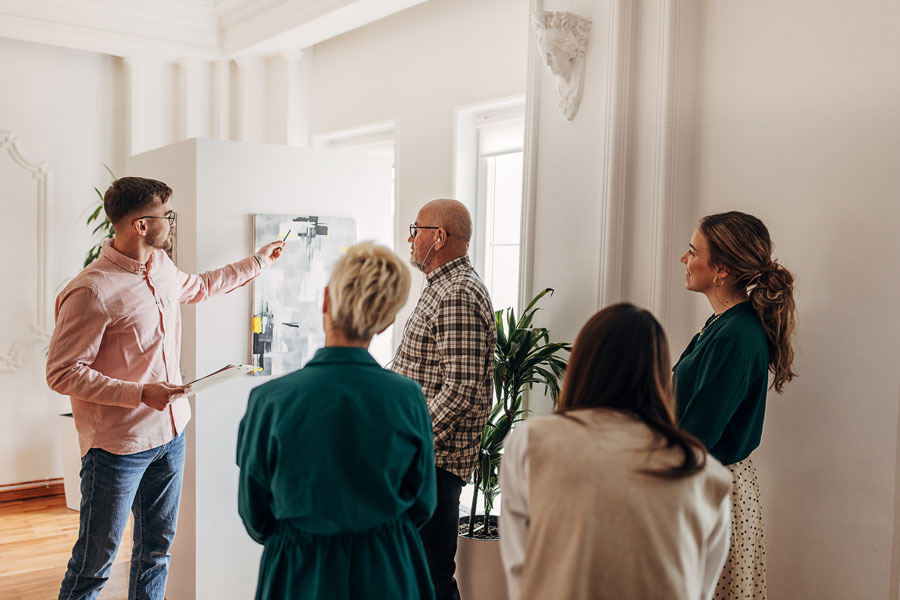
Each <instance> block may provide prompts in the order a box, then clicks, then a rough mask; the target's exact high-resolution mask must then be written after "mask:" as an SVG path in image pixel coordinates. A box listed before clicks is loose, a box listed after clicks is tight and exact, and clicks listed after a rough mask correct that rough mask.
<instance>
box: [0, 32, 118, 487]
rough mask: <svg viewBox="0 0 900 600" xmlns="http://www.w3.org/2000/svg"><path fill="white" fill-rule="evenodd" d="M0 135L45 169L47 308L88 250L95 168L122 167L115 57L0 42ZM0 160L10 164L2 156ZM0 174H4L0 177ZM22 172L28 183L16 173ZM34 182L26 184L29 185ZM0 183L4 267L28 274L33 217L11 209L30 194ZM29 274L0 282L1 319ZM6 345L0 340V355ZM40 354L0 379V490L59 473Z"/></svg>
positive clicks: (53, 405)
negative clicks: (5, 227)
mask: <svg viewBox="0 0 900 600" xmlns="http://www.w3.org/2000/svg"><path fill="white" fill-rule="evenodd" d="M0 89H3V93H2V94H0V130H11V131H13V132H15V133H16V134H18V136H19V142H18V145H19V147H20V148H21V149H22V150H23V152H25V153H26V154H27V155H28V157H29V158H30V159H31V160H33V161H35V162H45V163H46V164H47V165H48V167H49V169H50V178H49V184H50V186H49V189H48V201H49V203H48V220H47V231H46V234H47V238H48V242H49V256H48V275H47V279H48V289H47V296H48V298H47V304H48V306H49V310H50V311H51V317H50V318H51V321H50V322H51V323H52V307H53V301H54V299H55V297H56V293H57V292H58V291H59V290H61V289H62V286H63V285H64V284H65V282H67V281H68V280H69V279H71V278H72V277H73V276H74V275H75V274H76V273H78V271H79V270H80V269H81V263H82V261H83V259H84V255H85V253H86V251H87V249H88V247H89V246H90V245H91V241H90V239H89V235H88V234H89V229H88V227H87V226H86V225H85V224H84V221H85V219H86V218H87V216H88V214H89V212H87V209H88V208H89V207H90V206H91V204H92V203H93V202H94V201H95V200H96V199H97V197H96V194H95V193H94V191H93V189H92V187H93V186H97V187H99V188H101V190H105V188H106V186H107V185H108V183H109V176H108V175H107V174H106V172H105V171H104V169H103V167H102V166H101V165H100V162H105V163H107V164H109V165H110V166H111V167H112V168H113V169H114V170H115V171H116V172H122V171H123V169H124V161H123V160H122V158H123V153H122V150H123V145H122V136H121V133H122V128H123V103H122V74H121V66H120V61H119V60H118V59H115V58H112V57H109V56H102V55H99V54H93V53H90V52H81V51H76V50H66V49H61V48H56V47H50V46H43V45H40V44H31V43H26V42H17V41H12V40H8V39H3V38H0ZM0 160H2V161H4V163H5V164H6V163H8V164H9V165H10V168H11V169H12V166H11V165H12V163H11V162H10V159H9V157H8V155H7V153H6V151H4V152H2V154H0ZM4 172H6V171H4ZM20 172H21V173H22V175H24V176H26V177H27V178H30V175H28V174H27V173H26V172H25V171H21V170H20ZM33 183H34V182H32V185H33ZM6 190H8V188H7V187H6V186H5V185H4V182H2V181H0V207H2V214H3V215H4V216H3V219H4V220H5V221H6V222H7V223H9V224H12V225H14V227H13V228H11V229H10V232H11V233H12V237H10V236H4V239H3V240H2V243H3V248H4V255H5V256H6V257H7V260H11V261H13V262H12V263H10V268H12V269H16V268H21V269H23V270H30V269H33V268H34V266H33V265H31V264H29V263H27V261H28V260H31V257H30V256H28V257H27V258H23V259H22V261H17V260H16V258H15V257H16V256H21V253H23V252H33V248H34V242H35V236H36V229H35V222H34V221H33V218H34V214H33V213H32V212H30V209H29V210H20V209H19V208H18V207H17V204H19V203H21V202H29V203H34V199H35V195H34V193H33V192H32V193H31V194H30V195H28V196H25V197H11V195H10V194H8V193H7V192H6ZM31 278H33V274H31V273H24V272H22V273H20V275H19V276H18V277H16V276H15V275H13V278H12V279H10V280H8V281H7V285H6V291H4V293H3V294H2V295H0V311H2V314H4V315H5V319H8V320H9V319H13V320H15V319H20V318H21V317H22V315H21V313H20V312H19V311H17V310H15V309H13V307H14V306H16V303H17V302H19V301H21V299H22V298H23V297H26V298H28V301H29V302H31V301H32V300H31V298H33V297H34V291H33V289H32V288H31V286H30V285H27V286H25V285H15V282H17V281H19V282H21V281H25V280H29V281H30V279H31ZM11 342H12V340H9V339H0V352H3V353H6V352H7V351H8V349H9V344H10V343H11ZM44 350H45V349H44V348H43V347H40V346H39V345H34V346H31V347H30V348H29V350H28V352H27V353H26V355H25V362H24V364H23V368H22V370H21V371H20V372H18V373H13V374H0V390H2V392H0V410H2V411H3V413H4V415H6V416H5V418H4V419H2V422H0V453H2V455H3V457H4V459H3V461H2V462H0V484H8V483H19V482H23V481H31V480H37V479H47V478H54V477H61V476H62V464H61V462H60V449H59V441H58V435H57V429H56V428H57V424H56V420H57V417H56V416H55V415H56V414H58V413H61V412H67V411H68V410H69V408H68V406H69V403H68V398H63V397H62V396H59V395H57V394H54V393H53V392H50V391H49V390H48V389H47V384H46V382H45V380H44V361H45V357H44Z"/></svg>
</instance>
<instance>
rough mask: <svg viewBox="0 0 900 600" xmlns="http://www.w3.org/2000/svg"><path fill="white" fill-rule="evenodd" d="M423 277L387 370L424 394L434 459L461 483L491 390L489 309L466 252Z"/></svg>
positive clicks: (474, 454) (474, 455) (493, 339)
mask: <svg viewBox="0 0 900 600" xmlns="http://www.w3.org/2000/svg"><path fill="white" fill-rule="evenodd" d="M426 279H427V280H428V286H427V287H426V288H425V290H424V291H423V292H422V295H421V297H420V298H419V302H418V304H416V309H415V310H414V311H413V314H412V315H410V317H409V320H408V321H407V322H406V328H405V329H404V333H403V340H402V341H401V342H400V347H399V348H398V349H397V354H396V356H395V358H394V362H393V365H392V367H391V368H392V369H393V370H394V371H395V372H397V373H399V374H401V375H405V376H407V377H409V378H411V379H413V380H415V381H418V382H419V384H421V386H422V390H423V391H424V392H425V399H426V401H427V402H428V410H429V412H430V413H431V420H432V429H433V431H434V462H435V464H436V465H437V466H438V467H440V468H442V469H445V470H447V471H450V472H451V473H453V474H454V475H457V476H458V477H461V478H462V479H465V480H468V478H469V476H470V475H471V474H472V470H473V469H474V468H475V461H476V460H477V459H478V447H479V443H480V439H481V430H482V429H483V428H484V424H485V422H486V421H487V417H488V412H489V410H490V405H491V398H492V395H493V384H492V377H493V361H494V347H495V346H496V344H497V325H496V322H495V321H494V310H493V307H492V306H491V300H490V297H489V296H488V292H487V289H486V288H485V287H484V283H482V281H481V279H480V278H479V277H478V274H477V273H475V270H474V269H473V268H472V265H471V263H470V262H469V258H468V257H467V256H462V257H460V258H456V259H454V260H451V261H450V262H448V263H446V264H444V265H442V266H440V267H438V268H437V269H435V270H434V271H432V272H431V273H429V274H427V275H426Z"/></svg>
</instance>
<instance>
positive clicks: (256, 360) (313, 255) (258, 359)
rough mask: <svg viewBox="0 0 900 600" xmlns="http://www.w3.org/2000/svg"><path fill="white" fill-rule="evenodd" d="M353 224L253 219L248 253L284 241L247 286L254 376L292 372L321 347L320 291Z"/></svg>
mask: <svg viewBox="0 0 900 600" xmlns="http://www.w3.org/2000/svg"><path fill="white" fill-rule="evenodd" d="M356 235H357V234H356V219H351V218H342V217H318V216H311V215H303V216H292V215H253V247H254V248H259V247H260V246H262V245H264V244H267V243H269V242H272V241H275V240H280V239H285V236H287V237H286V245H285V247H284V251H283V252H282V254H281V258H279V259H278V260H277V261H276V262H275V264H273V265H272V266H270V267H269V268H268V269H266V272H265V275H264V276H263V277H257V278H256V279H254V280H253V305H252V313H253V314H252V317H251V331H252V337H251V348H250V353H251V361H252V364H253V365H255V366H257V367H261V368H262V371H259V372H258V373H257V375H284V374H286V373H290V372H291V371H295V370H297V369H299V368H300V367H302V366H303V365H305V364H306V362H307V361H308V360H309V359H310V358H312V356H313V354H315V352H316V350H318V349H319V348H321V347H322V346H324V344H325V331H324V330H323V329H322V300H323V298H324V292H325V285H326V284H327V283H328V277H329V276H330V275H331V270H332V268H333V267H334V264H335V262H337V259H338V258H339V257H340V256H341V254H342V253H343V251H344V249H346V248H347V247H349V246H352V245H353V244H355V243H356Z"/></svg>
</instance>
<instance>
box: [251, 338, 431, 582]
mask: <svg viewBox="0 0 900 600" xmlns="http://www.w3.org/2000/svg"><path fill="white" fill-rule="evenodd" d="M237 446H238V447H237V463H238V466H239V467H240V470H241V471H240V488H239V493H238V511H239V512H240V515H241V518H242V519H243V521H244V525H245V527H246V529H247V532H248V533H249V534H250V536H251V537H252V538H253V539H254V540H256V541H258V542H259V543H261V544H264V545H265V550H264V552H263V556H262V564H261V565H260V571H259V582H258V584H257V590H256V597H257V598H259V599H263V598H264V599H266V600H273V599H278V598H292V599H293V598H304V599H306V598H313V599H315V598H328V599H329V600H330V599H344V598H401V599H402V598H433V597H434V592H433V589H432V585H431V579H430V576H429V574H428V564H427V562H426V560H425V553H424V550H423V548H422V542H421V540H420V538H419V533H418V530H417V527H419V526H421V525H423V524H424V523H425V521H427V520H428V519H429V517H430V516H431V513H432V512H433V511H434V507H435V504H436V502H437V498H436V489H435V468H434V451H433V446H432V434H431V418H430V416H429V414H428V408H427V407H426V405H425V397H424V396H423V395H422V389H421V387H420V386H419V384H418V383H416V382H414V381H412V380H411V379H407V378H406V377H403V376H400V375H397V374H395V373H392V372H390V371H386V370H384V369H382V368H381V367H380V366H379V365H378V363H377V362H375V359H373V358H372V357H371V355H370V354H369V353H368V352H367V351H366V350H364V349H362V348H344V347H329V348H322V349H320V350H319V351H318V352H316V355H315V356H314V357H313V359H312V360H310V361H309V363H308V364H307V365H306V366H305V367H304V368H302V369H300V370H299V371H295V372H294V373H291V374H289V375H286V376H284V377H281V378H279V379H276V380H274V381H271V382H269V383H266V384H265V385H262V386H260V387H258V388H256V389H254V390H253V392H252V393H251V394H250V400H249V402H248V405H247V413H246V414H245V415H244V418H243V420H242V421H241V425H240V431H239V432H238V445H237Z"/></svg>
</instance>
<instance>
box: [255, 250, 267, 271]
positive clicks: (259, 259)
mask: <svg viewBox="0 0 900 600" xmlns="http://www.w3.org/2000/svg"><path fill="white" fill-rule="evenodd" d="M253 258H255V259H256V264H258V265H259V268H260V270H262V269H265V268H266V259H264V258H263V257H262V254H260V253H259V252H254V253H253Z"/></svg>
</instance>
